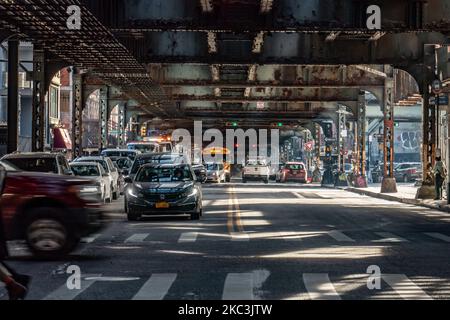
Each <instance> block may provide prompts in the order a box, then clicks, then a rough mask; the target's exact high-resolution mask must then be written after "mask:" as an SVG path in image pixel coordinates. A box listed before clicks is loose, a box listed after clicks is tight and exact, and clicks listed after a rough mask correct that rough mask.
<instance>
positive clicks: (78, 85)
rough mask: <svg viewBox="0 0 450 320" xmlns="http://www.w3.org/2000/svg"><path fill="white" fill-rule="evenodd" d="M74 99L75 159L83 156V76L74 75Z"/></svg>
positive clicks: (73, 152) (73, 132)
mask: <svg viewBox="0 0 450 320" xmlns="http://www.w3.org/2000/svg"><path fill="white" fill-rule="evenodd" d="M72 94H73V99H72V101H73V102H72V103H73V105H72V122H73V123H72V139H73V142H72V149H73V150H72V154H73V158H76V157H79V156H81V155H83V108H84V99H83V75H81V74H79V73H74V75H73V90H72Z"/></svg>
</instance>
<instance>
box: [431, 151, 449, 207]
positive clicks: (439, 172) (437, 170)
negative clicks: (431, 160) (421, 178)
mask: <svg viewBox="0 0 450 320" xmlns="http://www.w3.org/2000/svg"><path fill="white" fill-rule="evenodd" d="M433 173H434V186H435V190H436V198H435V199H434V200H442V185H443V184H444V181H445V178H446V176H447V169H446V168H445V165H444V162H442V160H441V157H436V163H435V165H434V168H433Z"/></svg>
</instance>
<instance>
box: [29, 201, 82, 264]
mask: <svg viewBox="0 0 450 320" xmlns="http://www.w3.org/2000/svg"><path fill="white" fill-rule="evenodd" d="M29 215H30V217H31V218H30V219H29V220H28V221H27V222H26V226H25V238H26V242H27V245H28V247H29V248H30V250H31V252H33V254H34V255H35V256H37V257H38V258H42V259H55V258H59V257H61V256H64V255H65V254H67V253H69V252H71V251H72V250H73V249H74V248H75V247H76V246H77V245H78V243H79V241H80V239H79V238H77V237H76V236H75V235H74V233H72V232H71V230H70V228H69V227H68V226H67V225H66V224H65V223H64V222H63V221H61V220H60V218H59V216H60V211H59V209H56V208H38V209H33V210H31V211H30V212H29Z"/></svg>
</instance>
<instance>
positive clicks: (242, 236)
mask: <svg viewBox="0 0 450 320" xmlns="http://www.w3.org/2000/svg"><path fill="white" fill-rule="evenodd" d="M231 241H250V236H249V235H248V233H245V232H232V233H231Z"/></svg>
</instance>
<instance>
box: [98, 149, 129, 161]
mask: <svg viewBox="0 0 450 320" xmlns="http://www.w3.org/2000/svg"><path fill="white" fill-rule="evenodd" d="M102 156H104V157H110V158H111V159H113V160H114V159H117V158H124V157H126V158H130V159H131V160H134V158H135V157H136V155H135V153H134V152H132V151H103V152H102Z"/></svg>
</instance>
